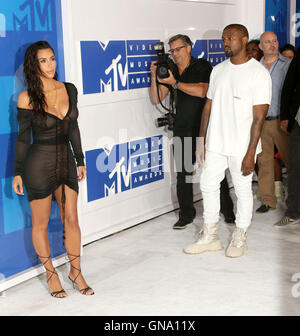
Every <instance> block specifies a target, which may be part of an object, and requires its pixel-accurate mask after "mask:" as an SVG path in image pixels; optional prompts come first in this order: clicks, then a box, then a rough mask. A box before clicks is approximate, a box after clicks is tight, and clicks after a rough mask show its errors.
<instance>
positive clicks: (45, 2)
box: [13, 0, 53, 31]
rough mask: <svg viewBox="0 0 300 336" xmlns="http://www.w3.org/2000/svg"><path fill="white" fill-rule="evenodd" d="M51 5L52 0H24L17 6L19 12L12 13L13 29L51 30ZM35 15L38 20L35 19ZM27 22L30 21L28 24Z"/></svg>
mask: <svg viewBox="0 0 300 336" xmlns="http://www.w3.org/2000/svg"><path fill="white" fill-rule="evenodd" d="M52 6H53V2H52V1H50V0H39V1H36V0H27V1H24V2H23V3H22V4H21V5H20V6H19V9H20V11H21V13H13V27H14V30H15V31H20V30H25V31H29V30H31V31H50V30H52V27H51V21H52V20H51V14H53V7H52ZM27 8H28V11H27V13H26V9H27ZM24 12H25V13H26V14H25V13H24ZM23 13H24V14H23ZM17 14H18V15H19V16H18V15H17ZM21 15H22V17H21ZM36 17H37V18H38V20H36ZM28 19H29V20H28ZM29 22H30V25H29Z"/></svg>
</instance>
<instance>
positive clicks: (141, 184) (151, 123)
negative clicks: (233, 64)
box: [62, 0, 238, 244]
mask: <svg viewBox="0 0 300 336" xmlns="http://www.w3.org/2000/svg"><path fill="white" fill-rule="evenodd" d="M233 3H234V2H233ZM62 4H63V10H62V12H63V17H64V19H65V16H64V13H66V15H67V17H66V21H64V31H65V32H66V33H65V34H64V41H65V64H66V77H67V78H68V77H69V78H70V80H71V81H72V82H74V83H75V85H76V86H77V88H78V92H79V107H80V127H81V131H82V142H83V147H84V149H85V156H86V165H87V181H86V183H84V184H82V185H81V189H80V195H79V204H80V219H81V228H82V234H83V243H84V244H86V243H88V242H90V241H93V240H96V239H98V238H101V237H103V236H106V235H108V234H111V233H113V232H117V231H120V230H122V229H125V228H128V227H130V226H132V225H135V224H137V223H140V222H143V221H146V220H148V219H150V218H153V217H155V216H158V215H160V214H163V213H165V212H166V211H170V210H172V209H174V208H176V207H177V206H178V205H177V199H176V187H175V183H176V175H175V174H174V164H173V158H172V147H171V141H172V139H171V138H172V133H171V132H168V131H167V130H166V129H165V128H163V127H161V128H157V127H156V126H155V120H156V119H157V118H158V117H163V113H162V111H163V110H162V109H161V108H160V107H156V106H154V105H153V104H152V102H151V99H150V94H149V87H150V80H151V76H150V63H151V61H153V60H156V58H157V57H156V51H155V49H154V44H155V43H156V42H159V41H161V42H164V43H165V51H166V52H167V51H168V49H169V45H168V44H167V41H168V39H169V38H170V37H171V36H172V35H175V34H178V33H183V34H187V35H189V36H190V38H191V40H192V41H193V51H192V55H193V56H194V57H196V58H204V59H207V60H209V61H210V62H211V64H212V65H216V64H217V63H219V62H222V61H223V60H225V54H224V50H223V43H222V40H221V34H222V29H223V28H224V24H225V23H224V20H223V18H222V11H221V8H222V5H221V4H220V3H218V4H215V3H213V2H208V3H207V4H205V3H201V4H200V3H198V4H197V3H194V4H190V3H187V2H184V1H158V0H156V1H144V0H142V1H140V0H131V1H112V2H99V1H92V0H90V1H87V2H86V4H85V6H84V7H82V5H81V1H76V0H75V1H70V2H68V1H66V2H62ZM231 8H233V9H234V10H233V12H232V13H231V14H229V15H228V17H227V20H228V21H230V22H232V20H233V19H234V18H235V17H236V12H235V6H233V5H232V6H231ZM236 10H238V9H236ZM183 12H185V15H184V17H183V16H182V15H181V14H180V13H183ZM100 17H101V19H99V18H100ZM212 18H213V19H212ZM234 20H235V19H234ZM79 21H80V25H78V22H79ZM222 21H223V22H222ZM67 49H68V51H66V50H67ZM67 55H72V57H71V59H68V56H67ZM166 103H167V102H166ZM195 181H197V177H195ZM194 192H195V199H199V198H200V196H201V195H200V188H199V183H195V185H194ZM171 226H172V223H170V227H171Z"/></svg>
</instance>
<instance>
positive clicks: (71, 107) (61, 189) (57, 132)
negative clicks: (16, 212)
mask: <svg viewBox="0 0 300 336" xmlns="http://www.w3.org/2000/svg"><path fill="white" fill-rule="evenodd" d="M24 73H25V78H26V83H27V90H26V91H23V92H21V94H20V96H19V99H18V123H19V132H18V139H17V144H16V157H15V172H14V180H13V189H14V191H15V192H16V193H17V194H18V195H24V193H23V183H24V185H25V187H26V191H27V194H28V200H29V202H30V208H31V213H32V241H33V246H34V248H35V251H36V253H37V255H38V256H39V258H40V260H41V262H42V263H43V265H44V266H45V269H46V274H47V282H48V286H49V289H50V293H51V295H52V296H54V297H57V298H63V297H66V296H67V294H66V292H65V291H64V289H63V288H62V286H61V283H60V280H59V277H58V274H57V272H56V271H55V268H54V267H53V265H52V260H51V257H50V247H49V240H48V233H47V226H48V221H49V217H50V212H51V200H52V196H54V197H55V198H56V201H57V203H58V206H59V209H60V214H61V220H62V223H63V225H64V234H65V236H64V238H65V240H64V244H65V247H66V251H67V253H68V256H69V259H70V264H71V269H70V273H69V279H70V280H71V281H72V283H73V286H74V287H75V285H76V286H77V287H78V289H79V291H80V292H81V293H82V294H84V295H92V294H94V291H93V290H92V289H91V288H90V287H89V286H88V285H87V283H86V282H85V280H84V278H83V276H82V274H81V267H80V246H81V232H80V228H79V225H78V217H77V196H78V181H82V180H83V179H84V178H85V177H86V168H85V166H84V156H83V153H82V149H81V140H80V132H79V128H78V123H77V118H78V109H77V89H76V87H75V86H74V85H73V84H71V83H63V82H58V81H57V80H55V79H54V77H55V74H56V60H55V56H54V51H53V49H52V47H51V46H50V45H49V43H48V42H46V41H39V42H36V43H33V44H31V45H30V46H29V47H28V49H27V50H26V54H25V61H24ZM31 133H32V137H33V142H32V143H31ZM75 160H76V162H75ZM76 165H77V168H76Z"/></svg>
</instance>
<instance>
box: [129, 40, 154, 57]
mask: <svg viewBox="0 0 300 336" xmlns="http://www.w3.org/2000/svg"><path fill="white" fill-rule="evenodd" d="M156 42H159V40H128V41H127V55H128V56H131V55H135V56H136V55H156V51H155V50H154V44H155V43H156Z"/></svg>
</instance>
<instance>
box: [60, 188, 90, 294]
mask: <svg viewBox="0 0 300 336" xmlns="http://www.w3.org/2000/svg"><path fill="white" fill-rule="evenodd" d="M64 188H65V196H66V197H65V199H66V200H65V213H64V221H65V247H66V250H67V253H68V256H69V259H70V263H71V266H72V267H71V269H70V274H69V276H70V278H71V279H75V278H76V277H77V276H78V277H77V278H76V283H77V284H78V287H79V289H84V288H87V287H88V285H87V283H86V281H85V280H84V278H83V276H82V274H81V273H80V272H79V270H81V266H80V249H81V231H80V227H79V224H78V215H77V199H78V195H77V193H76V192H75V191H74V190H72V189H71V188H69V187H68V186H67V185H65V186H64ZM54 194H55V198H56V200H57V204H58V206H59V209H60V214H61V220H62V221H63V208H62V201H61V199H62V186H60V187H59V188H58V189H56V190H55V192H54ZM78 274H79V275H78ZM93 293H94V292H93V290H92V289H90V290H88V291H87V292H86V294H87V295H91V294H93Z"/></svg>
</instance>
